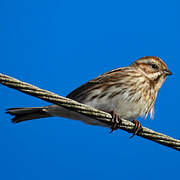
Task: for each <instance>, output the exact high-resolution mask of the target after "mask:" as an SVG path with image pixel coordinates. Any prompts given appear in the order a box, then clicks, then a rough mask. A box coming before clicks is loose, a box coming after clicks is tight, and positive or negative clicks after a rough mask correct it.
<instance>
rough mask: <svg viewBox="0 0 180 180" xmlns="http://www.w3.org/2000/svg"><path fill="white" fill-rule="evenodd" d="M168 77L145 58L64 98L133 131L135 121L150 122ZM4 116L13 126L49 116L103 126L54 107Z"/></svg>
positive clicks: (154, 59) (155, 61) (163, 68)
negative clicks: (123, 122)
mask: <svg viewBox="0 0 180 180" xmlns="http://www.w3.org/2000/svg"><path fill="white" fill-rule="evenodd" d="M168 75H172V73H171V71H169V70H168V67H167V65H166V64H165V63H164V62H163V61H162V60H161V59H160V58H158V57H156V56H146V57H142V58H140V59H138V60H136V61H135V62H134V63H132V64H131V65H130V66H127V67H123V68H117V69H114V70H112V71H109V72H106V73H104V74H102V75H100V76H98V77H97V78H95V79H93V80H91V81H88V82H87V83H85V84H83V85H82V86H80V87H78V88H77V89H75V90H74V91H72V92H71V93H70V94H69V95H67V98H70V99H73V100H75V101H78V102H81V103H84V104H86V105H90V106H92V107H94V108H96V109H99V110H102V111H105V112H108V113H111V114H112V116H113V119H112V121H113V122H114V126H113V127H111V128H112V130H114V129H116V128H117V127H116V126H117V124H118V123H119V122H120V119H121V118H123V119H126V120H129V121H133V122H134V123H135V129H138V128H140V127H141V124H140V123H139V121H137V120H136V118H138V117H145V118H146V117H147V115H148V114H149V113H150V116H151V118H153V114H154V104H155V100H156V97H157V93H158V91H159V89H160V88H161V86H162V84H163V82H164V81H165V80H166V78H167V76H168ZM7 113H9V114H11V115H14V116H15V117H14V118H13V119H12V121H13V122H14V123H18V122H21V121H26V120H31V119H39V118H45V117H51V116H60V117H66V118H70V119H78V120H81V121H83V122H85V123H88V124H92V125H102V126H107V124H103V123H102V122H99V121H98V120H95V119H92V118H89V117H86V116H84V115H81V114H79V113H76V112H73V111H70V110H67V109H65V108H63V107H60V106H57V105H50V106H44V107H30V108H11V109H8V110H7Z"/></svg>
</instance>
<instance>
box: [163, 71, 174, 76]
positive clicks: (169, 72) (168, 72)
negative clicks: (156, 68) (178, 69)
mask: <svg viewBox="0 0 180 180" xmlns="http://www.w3.org/2000/svg"><path fill="white" fill-rule="evenodd" d="M164 74H165V75H167V76H169V75H172V74H173V73H172V72H171V71H169V70H164Z"/></svg>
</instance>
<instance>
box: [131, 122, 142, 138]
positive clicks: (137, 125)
mask: <svg viewBox="0 0 180 180" xmlns="http://www.w3.org/2000/svg"><path fill="white" fill-rule="evenodd" d="M132 122H133V123H134V129H133V134H132V136H130V138H132V137H134V135H136V134H137V133H139V132H141V131H142V130H143V128H142V125H141V123H140V122H139V121H138V120H133V121H132Z"/></svg>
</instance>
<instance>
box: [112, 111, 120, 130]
mask: <svg viewBox="0 0 180 180" xmlns="http://www.w3.org/2000/svg"><path fill="white" fill-rule="evenodd" d="M110 114H111V116H112V121H111V122H112V126H111V131H110V132H109V133H112V132H113V131H115V130H117V129H119V127H118V125H119V124H121V123H122V120H121V118H120V117H119V115H118V114H117V113H116V112H114V111H111V112H110Z"/></svg>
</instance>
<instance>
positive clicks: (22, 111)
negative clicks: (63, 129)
mask: <svg viewBox="0 0 180 180" xmlns="http://www.w3.org/2000/svg"><path fill="white" fill-rule="evenodd" d="M6 113H8V114H11V115H13V116H14V117H13V118H12V122H14V123H18V122H21V121H26V120H32V119H39V118H45V117H51V115H50V114H48V113H47V112H46V111H44V107H27V108H10V109H7V112H6Z"/></svg>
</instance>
